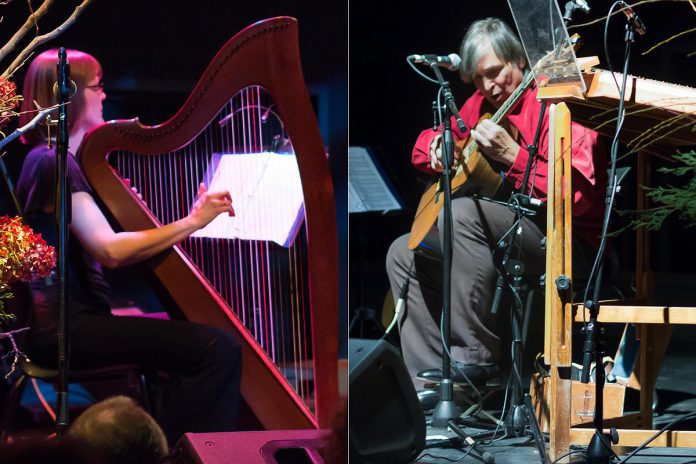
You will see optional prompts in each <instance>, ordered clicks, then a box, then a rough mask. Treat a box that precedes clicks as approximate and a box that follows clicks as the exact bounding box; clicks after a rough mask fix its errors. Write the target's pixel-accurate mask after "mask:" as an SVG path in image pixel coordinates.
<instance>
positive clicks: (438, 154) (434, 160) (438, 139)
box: [430, 134, 463, 172]
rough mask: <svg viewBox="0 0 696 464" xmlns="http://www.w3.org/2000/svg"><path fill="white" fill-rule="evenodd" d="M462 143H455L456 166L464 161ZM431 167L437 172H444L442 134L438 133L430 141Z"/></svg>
mask: <svg viewBox="0 0 696 464" xmlns="http://www.w3.org/2000/svg"><path fill="white" fill-rule="evenodd" d="M462 149H463V145H462V144H461V143H457V142H455V144H454V166H458V165H459V163H461V161H462ZM430 168H431V169H432V170H433V171H436V172H442V169H443V165H442V135H440V134H437V135H436V136H435V138H434V139H433V141H432V142H430Z"/></svg>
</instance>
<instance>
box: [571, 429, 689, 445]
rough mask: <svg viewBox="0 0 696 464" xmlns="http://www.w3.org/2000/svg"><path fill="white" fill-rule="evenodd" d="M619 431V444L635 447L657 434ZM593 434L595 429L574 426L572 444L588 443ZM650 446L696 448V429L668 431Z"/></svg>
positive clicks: (640, 431)
mask: <svg viewBox="0 0 696 464" xmlns="http://www.w3.org/2000/svg"><path fill="white" fill-rule="evenodd" d="M604 431H605V432H607V433H609V429H605V430H604ZM617 432H618V433H619V445H621V446H632V447H635V446H640V445H642V444H643V443H644V442H645V441H646V440H648V439H649V438H650V437H652V436H653V435H655V434H656V433H657V430H631V429H617ZM592 435H594V429H578V428H574V429H572V430H571V431H570V439H571V444H573V445H587V444H588V443H589V442H590V439H591V438H592ZM650 446H651V447H655V446H663V447H666V446H670V447H677V448H696V431H691V430H686V431H685V430H673V431H667V432H665V433H663V434H662V435H660V436H659V437H657V438H656V439H655V440H654V441H652V442H651V444H650Z"/></svg>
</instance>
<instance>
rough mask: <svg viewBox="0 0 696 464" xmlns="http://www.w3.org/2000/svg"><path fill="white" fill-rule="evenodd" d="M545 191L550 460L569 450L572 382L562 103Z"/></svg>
mask: <svg viewBox="0 0 696 464" xmlns="http://www.w3.org/2000/svg"><path fill="white" fill-rule="evenodd" d="M549 121H550V123H549V127H550V130H549V181H548V185H549V189H548V190H549V191H548V203H547V204H548V205H549V206H548V212H547V214H548V219H547V232H546V235H547V237H548V239H547V258H546V259H547V261H546V314H547V318H548V319H547V321H549V323H548V325H547V326H546V329H547V333H546V334H545V341H546V342H547V344H546V348H545V359H546V362H548V363H549V364H550V365H551V368H550V373H551V381H550V383H551V385H550V386H551V392H552V395H550V397H549V403H550V404H549V421H550V427H549V429H550V437H549V438H550V451H551V458H552V459H555V458H556V457H558V456H559V455H561V454H564V453H566V452H567V451H568V449H569V442H570V435H569V433H570V415H571V400H572V398H571V396H572V388H571V386H572V384H571V381H570V364H571V348H572V343H571V336H572V307H573V305H572V301H571V297H570V295H572V288H571V289H570V290H569V291H567V292H563V293H559V292H558V291H557V290H556V288H555V286H556V278H557V277H558V276H560V275H566V276H568V277H569V278H570V277H572V250H571V248H572V241H571V240H572V239H571V232H572V227H571V218H572V203H571V199H572V195H568V194H567V193H568V192H572V185H571V156H570V147H571V139H570V133H571V132H570V112H569V111H568V107H567V106H566V105H565V103H560V104H558V105H551V107H550V108H549Z"/></svg>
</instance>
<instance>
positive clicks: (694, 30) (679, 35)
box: [641, 27, 696, 55]
mask: <svg viewBox="0 0 696 464" xmlns="http://www.w3.org/2000/svg"><path fill="white" fill-rule="evenodd" d="M692 32H696V27H694V28H693V29H687V30H686V31H681V32H680V33H678V34H674V35H673V36H671V37H669V38H667V39H665V40H663V41H662V42H660V43H658V44H656V45H653V46H652V47H650V48H649V49H648V50H647V51H644V52H643V53H641V55H647V54H648V53H650V52H651V51H653V50H655V49H656V48H658V47H660V46H662V45H664V44H666V43H668V42H671V41H672V40H674V39H676V38H677V37H681V36H683V35H686V34H690V33H692Z"/></svg>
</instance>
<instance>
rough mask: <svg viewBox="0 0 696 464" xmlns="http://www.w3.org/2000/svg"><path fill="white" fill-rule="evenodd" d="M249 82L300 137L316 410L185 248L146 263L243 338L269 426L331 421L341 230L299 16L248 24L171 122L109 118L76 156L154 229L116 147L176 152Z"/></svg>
mask: <svg viewBox="0 0 696 464" xmlns="http://www.w3.org/2000/svg"><path fill="white" fill-rule="evenodd" d="M251 85H259V86H262V87H263V88H265V89H266V90H267V91H268V92H269V93H270V94H271V96H272V97H273V99H274V102H275V104H276V111H277V113H278V114H279V115H280V117H281V118H282V119H283V123H284V125H285V129H286V131H287V133H288V135H289V136H290V139H291V140H292V144H293V147H294V150H295V153H296V157H297V163H298V168H299V172H300V175H301V179H302V188H303V191H304V202H305V221H306V227H307V237H308V245H309V246H308V278H309V289H310V298H309V304H310V311H311V318H312V322H311V324H312V333H313V337H314V345H313V360H314V364H313V365H314V389H315V396H314V398H315V411H316V413H315V414H313V413H312V412H311V411H310V409H309V408H308V407H307V406H306V405H305V404H304V402H303V401H302V400H301V399H300V398H299V396H298V395H297V393H296V392H295V391H294V390H293V389H292V387H291V386H290V385H289V384H288V383H287V381H286V380H285V378H284V377H283V376H282V374H281V373H280V371H279V370H278V369H277V367H276V366H275V365H274V364H273V363H272V361H271V360H270V359H269V358H268V356H267V355H266V353H265V352H264V351H263V350H262V349H261V348H260V347H259V346H258V345H257V343H256V341H255V340H254V339H253V337H252V335H251V334H250V333H249V332H248V331H247V330H246V329H245V327H244V325H243V324H242V323H241V321H239V320H238V318H237V317H236V315H235V314H234V313H233V312H232V310H231V309H230V308H229V307H228V306H227V304H226V303H225V302H224V301H223V300H222V299H221V298H220V296H219V295H218V294H217V293H216V292H215V290H214V289H213V287H212V286H211V285H210V284H209V283H208V282H207V281H206V279H205V277H203V275H202V274H201V272H200V271H199V270H198V269H197V268H196V267H195V265H193V264H192V263H191V262H190V261H189V259H188V258H187V257H186V255H185V254H184V253H183V252H182V250H181V249H180V247H179V246H178V245H177V246H174V247H172V248H171V249H169V250H167V251H165V252H163V253H161V254H159V255H157V256H155V257H153V258H151V259H149V260H148V261H147V264H148V265H149V267H150V268H151V269H152V271H153V272H154V274H155V276H156V278H157V279H158V280H159V281H160V282H161V284H162V285H163V286H164V288H166V290H167V292H168V296H169V297H171V299H172V301H173V302H174V303H176V305H177V306H178V307H179V309H180V310H181V311H182V313H183V314H184V315H185V316H186V318H187V319H188V320H190V321H194V322H201V323H207V324H210V325H213V326H217V327H221V328H224V329H227V330H232V331H233V332H234V333H235V334H236V335H237V337H238V339H239V340H240V342H241V344H242V353H243V354H242V358H243V374H242V386H241V391H242V396H243V397H244V399H245V401H246V402H247V404H248V405H249V407H250V409H251V410H252V412H253V414H254V415H255V416H256V418H257V419H258V420H259V422H260V423H261V424H262V426H263V427H264V428H266V429H279V428H292V429H295V428H330V427H331V424H333V422H334V421H335V419H336V416H337V414H338V412H339V397H338V380H337V378H338V376H337V370H338V369H337V358H338V341H337V340H338V337H337V332H338V280H339V277H338V275H339V274H338V234H337V229H336V210H335V204H334V191H333V185H332V182H331V176H330V173H329V168H328V163H327V160H326V153H325V150H324V146H323V144H322V140H321V135H320V133H319V128H318V125H317V122H316V117H315V114H314V111H313V108H312V105H311V103H310V99H309V94H308V92H307V89H306V86H305V82H304V77H303V74H302V69H301V64H300V55H299V46H298V36H297V21H296V20H295V19H294V18H290V17H278V18H273V19H269V20H264V21H261V22H258V23H256V24H254V25H252V26H249V27H247V28H246V29H244V30H242V31H241V32H240V33H238V34H237V35H235V36H234V37H233V38H232V39H231V40H230V41H229V42H227V44H226V45H225V46H224V47H223V48H222V49H221V50H220V51H219V52H218V54H217V55H216V56H215V58H214V59H213V60H212V62H211V63H210V64H209V65H208V67H207V69H206V70H205V72H204V74H203V76H202V77H201V78H200V80H199V81H198V83H197V84H196V86H195V88H194V89H193V91H192V92H191V94H190V96H189V97H188V99H187V100H186V102H185V103H184V105H183V107H182V108H181V109H180V110H179V111H178V112H177V113H176V114H175V115H174V116H173V117H172V118H171V119H169V120H168V121H167V122H165V123H163V124H160V125H157V126H144V125H142V124H141V123H140V122H139V121H138V119H137V118H136V119H131V120H117V121H111V122H108V123H106V124H105V125H103V126H100V127H99V128H97V129H95V130H94V131H92V132H91V133H89V134H88V136H87V137H85V139H84V141H83V143H82V144H81V146H80V149H79V151H78V158H79V160H80V163H81V165H82V169H83V171H84V174H85V177H86V178H87V180H88V181H89V183H90V184H91V185H92V188H93V189H94V193H95V194H96V195H97V197H98V198H99V199H100V200H101V201H102V202H103V204H104V205H105V207H106V208H107V209H108V211H109V213H110V214H111V215H112V216H113V218H114V219H115V220H116V221H117V222H118V224H119V225H120V226H121V227H122V228H123V229H124V230H127V231H134V230H143V229H148V228H152V227H156V226H158V225H159V222H158V220H157V219H156V218H155V216H154V215H153V214H152V213H151V212H150V211H149V210H147V209H144V207H143V206H142V205H141V202H139V200H138V199H137V198H136V196H135V195H134V194H133V193H132V192H131V191H130V188H129V187H128V186H127V185H126V184H125V183H124V182H123V181H122V180H121V178H120V177H119V176H118V174H117V173H116V172H115V170H114V169H112V167H111V166H110V165H109V162H108V159H107V158H108V155H109V153H111V152H112V151H113V150H116V149H122V150H128V151H132V152H136V153H140V154H152V155H155V156H156V154H161V153H166V152H168V151H173V150H177V149H179V148H181V147H183V146H184V145H186V144H187V143H188V142H189V141H191V140H192V139H194V138H195V137H196V136H197V135H198V134H199V133H200V132H201V131H202V130H203V128H205V127H206V125H207V124H208V123H209V122H210V121H211V120H212V119H213V118H214V116H215V115H216V114H217V112H218V111H219V110H220V108H222V106H223V105H224V104H225V102H227V101H228V100H229V99H230V98H231V97H232V95H234V94H235V93H236V92H237V91H239V90H240V89H243V88H245V87H247V86H251ZM194 303H195V304H194ZM197 308H220V310H206V311H200V310H198V309H197Z"/></svg>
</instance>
